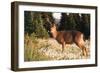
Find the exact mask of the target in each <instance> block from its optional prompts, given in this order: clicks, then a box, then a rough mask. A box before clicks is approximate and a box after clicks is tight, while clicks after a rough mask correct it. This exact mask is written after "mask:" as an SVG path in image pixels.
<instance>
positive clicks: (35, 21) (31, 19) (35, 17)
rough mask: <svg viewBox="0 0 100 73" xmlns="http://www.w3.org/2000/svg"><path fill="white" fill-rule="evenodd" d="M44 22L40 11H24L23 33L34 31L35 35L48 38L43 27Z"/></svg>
mask: <svg viewBox="0 0 100 73" xmlns="http://www.w3.org/2000/svg"><path fill="white" fill-rule="evenodd" d="M45 23H46V22H45V21H44V18H43V17H42V13H41V12H31V11H25V33H29V34H32V33H34V35H35V37H39V38H48V37H49V35H48V32H47V30H46V29H45V28H44V24H45Z"/></svg>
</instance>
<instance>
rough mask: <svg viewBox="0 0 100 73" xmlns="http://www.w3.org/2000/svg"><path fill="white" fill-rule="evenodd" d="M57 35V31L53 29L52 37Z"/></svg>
mask: <svg viewBox="0 0 100 73" xmlns="http://www.w3.org/2000/svg"><path fill="white" fill-rule="evenodd" d="M57 35H58V32H57V31H54V32H53V33H52V36H53V38H55V39H56V37H57Z"/></svg>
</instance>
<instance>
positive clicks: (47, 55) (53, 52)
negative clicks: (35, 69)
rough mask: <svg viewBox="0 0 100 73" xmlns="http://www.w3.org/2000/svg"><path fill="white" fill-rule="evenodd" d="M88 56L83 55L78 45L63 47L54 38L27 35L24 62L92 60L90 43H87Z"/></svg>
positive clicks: (87, 41)
mask: <svg viewBox="0 0 100 73" xmlns="http://www.w3.org/2000/svg"><path fill="white" fill-rule="evenodd" d="M85 46H86V47H87V50H88V56H83V55H82V50H81V49H80V48H79V47H77V46H76V44H74V43H73V44H71V45H66V48H65V49H64V51H63V52H62V46H61V44H59V43H58V42H57V41H56V40H55V39H53V38H47V39H46V38H36V37H33V36H29V35H25V38H24V61H48V60H49V61H50V60H75V59H87V58H90V41H89V40H86V41H85Z"/></svg>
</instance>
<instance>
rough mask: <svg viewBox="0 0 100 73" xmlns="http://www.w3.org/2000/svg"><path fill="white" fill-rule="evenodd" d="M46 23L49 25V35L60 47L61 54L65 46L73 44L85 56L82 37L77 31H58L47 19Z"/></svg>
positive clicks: (85, 51) (85, 50)
mask: <svg viewBox="0 0 100 73" xmlns="http://www.w3.org/2000/svg"><path fill="white" fill-rule="evenodd" d="M47 21H48V22H49V23H50V25H51V26H50V33H51V35H52V37H53V38H54V39H55V40H56V41H57V42H58V43H59V44H61V45H62V52H63V51H64V49H65V45H66V44H73V43H75V44H76V45H77V46H78V47H79V48H80V49H81V50H82V54H83V55H84V56H87V48H86V47H85V41H84V35H83V33H82V32H80V31H77V30H67V31H58V30H57V26H56V24H55V23H52V22H50V20H49V18H47Z"/></svg>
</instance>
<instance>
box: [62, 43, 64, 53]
mask: <svg viewBox="0 0 100 73" xmlns="http://www.w3.org/2000/svg"><path fill="white" fill-rule="evenodd" d="M64 49H65V42H63V43H62V52H64Z"/></svg>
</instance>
